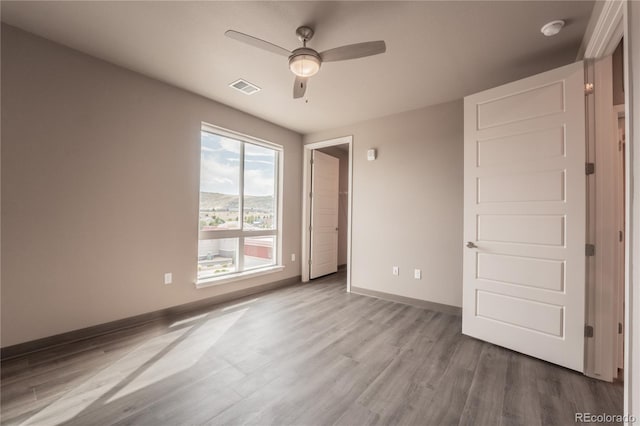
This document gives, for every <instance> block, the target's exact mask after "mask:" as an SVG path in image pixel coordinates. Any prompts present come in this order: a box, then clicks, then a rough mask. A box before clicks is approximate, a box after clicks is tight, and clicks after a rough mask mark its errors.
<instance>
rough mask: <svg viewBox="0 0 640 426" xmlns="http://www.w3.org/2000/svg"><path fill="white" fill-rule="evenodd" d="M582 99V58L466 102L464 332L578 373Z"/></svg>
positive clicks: (580, 359)
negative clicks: (576, 61) (580, 60)
mask: <svg viewBox="0 0 640 426" xmlns="http://www.w3.org/2000/svg"><path fill="white" fill-rule="evenodd" d="M584 105H585V102H584V68H583V63H582V62H578V63H574V64H571V65H567V66H565V67H562V68H558V69H555V70H552V71H548V72H545V73H542V74H539V75H536V76H533V77H529V78H526V79H524V80H520V81H516V82H513V83H509V84H506V85H504V86H500V87H497V88H494V89H490V90H486V91H484V92H481V93H477V94H475V95H472V96H468V97H466V98H465V100H464V126H465V129H464V133H465V136H464V174H465V176H464V236H465V242H464V243H465V245H466V248H464V250H465V253H464V275H463V280H464V286H463V321H462V332H463V333H464V334H467V335H469V336H472V337H475V338H478V339H481V340H485V341H487V342H491V343H494V344H496V345H500V346H503V347H505V348H509V349H513V350H515V351H518V352H521V353H524V354H527V355H531V356H533V357H536V358H540V359H543V360H546V361H549V362H552V363H555V364H559V365H562V366H564V367H568V368H571V369H574V370H578V371H581V372H582V371H583V366H584V326H585V321H584V318H585V232H586V176H585V158H586V157H585V151H586V144H585V106H584Z"/></svg>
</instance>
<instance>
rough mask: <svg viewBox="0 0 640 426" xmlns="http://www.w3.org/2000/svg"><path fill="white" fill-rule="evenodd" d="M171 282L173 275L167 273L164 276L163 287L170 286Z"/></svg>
mask: <svg viewBox="0 0 640 426" xmlns="http://www.w3.org/2000/svg"><path fill="white" fill-rule="evenodd" d="M172 282H173V274H172V273H171V272H167V273H166V274H164V283H165V285H167V284H171V283H172Z"/></svg>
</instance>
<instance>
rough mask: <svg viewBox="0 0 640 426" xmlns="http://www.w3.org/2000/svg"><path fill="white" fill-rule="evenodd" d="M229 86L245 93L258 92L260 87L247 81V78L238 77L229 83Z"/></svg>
mask: <svg viewBox="0 0 640 426" xmlns="http://www.w3.org/2000/svg"><path fill="white" fill-rule="evenodd" d="M229 87H233V88H234V89H236V90H238V91H240V92H242V93H244V94H245V95H253V94H254V93H258V92H259V91H260V88H259V87H258V86H256V85H255V84H251V83H249V82H248V81H247V80H243V79H241V78H240V79H238V80H236V81H234V82H233V83H231V84H230V85H229Z"/></svg>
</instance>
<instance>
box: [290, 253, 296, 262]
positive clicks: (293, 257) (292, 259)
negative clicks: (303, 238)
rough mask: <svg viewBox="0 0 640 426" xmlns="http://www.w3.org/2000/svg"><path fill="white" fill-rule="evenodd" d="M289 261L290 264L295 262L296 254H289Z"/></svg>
mask: <svg viewBox="0 0 640 426" xmlns="http://www.w3.org/2000/svg"><path fill="white" fill-rule="evenodd" d="M291 261H292V262H295V261H296V254H295V253H291Z"/></svg>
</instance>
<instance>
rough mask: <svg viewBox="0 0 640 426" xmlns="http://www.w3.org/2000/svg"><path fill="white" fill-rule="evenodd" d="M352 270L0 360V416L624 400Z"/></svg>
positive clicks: (537, 417)
mask: <svg viewBox="0 0 640 426" xmlns="http://www.w3.org/2000/svg"><path fill="white" fill-rule="evenodd" d="M345 277H346V275H345V273H344V272H340V273H338V274H334V275H332V276H327V277H323V278H322V279H319V280H315V281H313V282H312V283H309V284H300V285H295V286H291V287H287V288H281V289H277V290H273V291H270V292H266V293H262V294H259V295H252V296H247V297H244V298H241V299H238V300H235V301H228V302H226V303H224V304H221V305H218V306H215V307H213V308H211V307H209V308H200V309H198V310H194V311H193V312H183V313H180V314H177V315H175V316H174V317H172V318H168V319H165V320H157V321H153V322H149V323H146V324H141V325H138V326H135V327H130V328H128V329H124V330H119V331H117V332H114V333H109V334H105V335H102V336H98V337H95V338H93V339H86V340H83V341H81V342H75V343H69V344H66V345H61V346H58V347H55V348H51V349H49V350H44V351H41V352H38V353H33V354H29V355H27V356H24V357H21V358H15V359H12V360H9V361H7V362H4V363H3V364H2V366H1V367H2V368H1V370H2V372H1V376H0V377H1V378H2V381H1V382H0V390H1V391H2V392H1V395H0V396H1V397H0V414H1V418H0V423H1V424H2V425H13V424H24V425H29V424H35V425H38V426H40V425H42V426H49V425H56V424H69V425H83V426H85V425H100V426H102V425H111V424H118V425H153V426H163V425H182V424H211V425H219V424H225V425H226V424H230V425H236V424H256V425H264V424H291V425H331V424H336V425H391V424H392V425H419V426H430V425H454V424H456V425H457V424H473V425H541V424H573V423H574V415H575V413H576V412H579V411H589V412H591V413H606V414H620V413H621V412H622V386H621V384H620V383H615V384H610V383H604V382H600V381H597V380H593V379H590V378H587V377H585V376H582V375H580V374H577V373H575V372H572V371H569V370H566V369H564V368H561V367H558V366H554V365H551V364H548V363H546V362H543V361H539V360H536V359H533V358H530V357H526V356H524V355H521V354H518V353H515V352H512V351H509V350H506V349H502V348H499V347H497V346H494V345H491V344H488V343H485V342H482V341H479V340H475V339H472V338H470V337H467V336H463V335H462V334H461V332H460V329H461V319H460V317H459V316H455V315H449V314H445V313H442V312H435V311H430V310H428V309H423V308H418V307H414V306H407V305H403V304H400V303H395V302H390V301H385V300H382V299H376V298H371V297H367V296H362V295H357V294H349V293H346V292H345Z"/></svg>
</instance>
